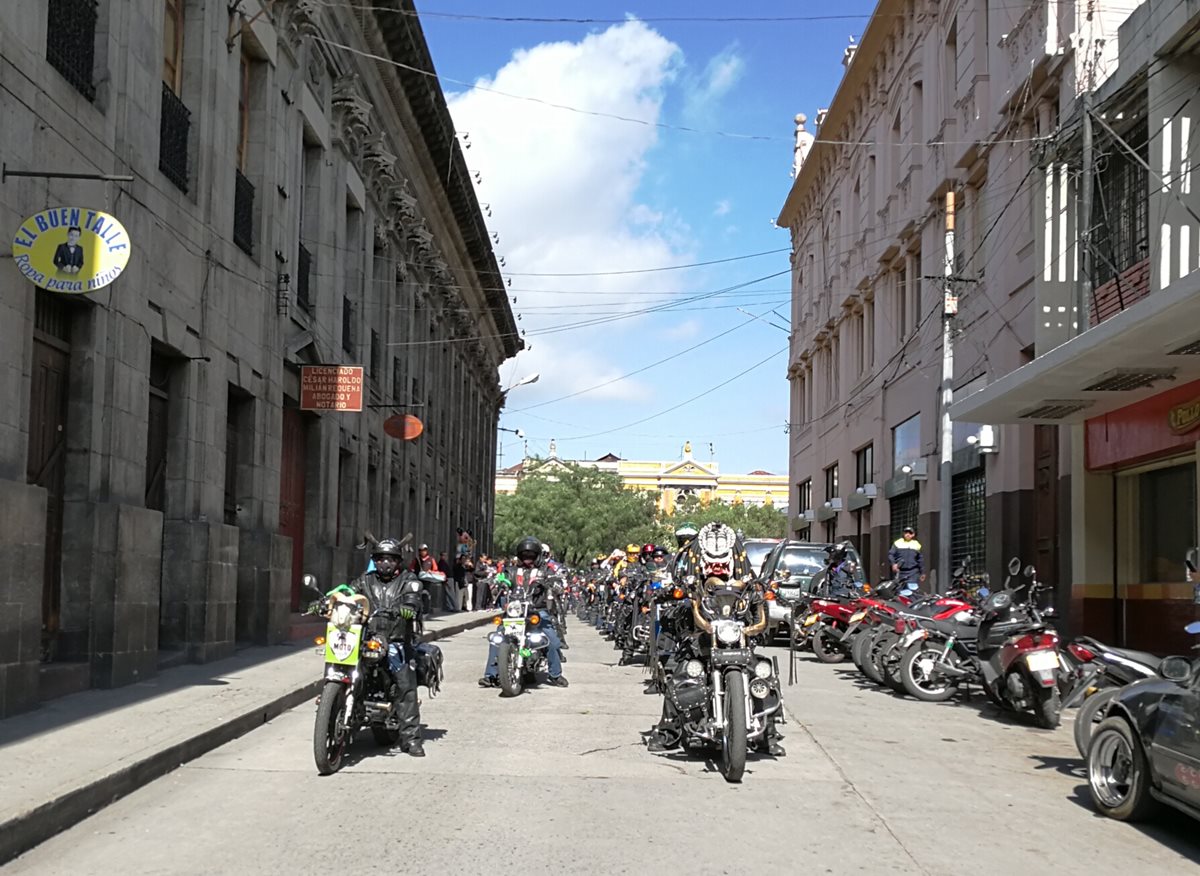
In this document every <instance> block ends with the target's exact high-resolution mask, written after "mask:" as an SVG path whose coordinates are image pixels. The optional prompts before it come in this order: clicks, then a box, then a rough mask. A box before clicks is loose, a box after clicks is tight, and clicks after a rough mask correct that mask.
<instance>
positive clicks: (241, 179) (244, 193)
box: [233, 170, 254, 255]
mask: <svg viewBox="0 0 1200 876" xmlns="http://www.w3.org/2000/svg"><path fill="white" fill-rule="evenodd" d="M233 242H234V243H236V244H237V245H238V247H239V248H241V250H242V251H243V252H245V253H246V254H247V255H253V253H254V184H253V183H251V182H250V180H248V179H246V177H245V175H244V174H243V173H242V172H241V171H240V170H234V186H233Z"/></svg>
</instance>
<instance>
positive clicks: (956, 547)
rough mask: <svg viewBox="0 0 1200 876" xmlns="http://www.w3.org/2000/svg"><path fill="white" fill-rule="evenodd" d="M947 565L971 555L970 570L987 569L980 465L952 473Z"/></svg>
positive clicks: (984, 480) (984, 485)
mask: <svg viewBox="0 0 1200 876" xmlns="http://www.w3.org/2000/svg"><path fill="white" fill-rule="evenodd" d="M950 500H951V501H950V532H951V536H950V565H951V566H958V565H959V564H961V563H962V562H963V561H964V560H966V559H967V557H970V558H971V571H972V572H975V573H980V572H983V571H984V570H986V569H987V508H986V504H987V478H986V476H985V475H984V471H983V469H981V468H979V469H976V470H974V471H970V472H966V473H964V474H960V475H955V476H954V481H953V483H952V484H951V496H950Z"/></svg>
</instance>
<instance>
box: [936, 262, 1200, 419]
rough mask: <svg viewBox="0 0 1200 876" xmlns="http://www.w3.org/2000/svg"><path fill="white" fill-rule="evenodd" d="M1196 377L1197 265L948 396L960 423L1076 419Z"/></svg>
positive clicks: (1199, 330)
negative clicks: (961, 393) (963, 392)
mask: <svg viewBox="0 0 1200 876" xmlns="http://www.w3.org/2000/svg"><path fill="white" fill-rule="evenodd" d="M1197 379H1200V271H1193V272H1192V273H1191V274H1189V275H1188V276H1186V277H1184V278H1183V279H1181V280H1176V281H1175V282H1174V283H1172V284H1171V285H1170V286H1168V287H1167V288H1166V289H1164V290H1162V291H1159V292H1152V293H1151V294H1149V295H1147V296H1146V297H1145V298H1143V299H1142V300H1141V301H1138V302H1137V303H1136V304H1133V305H1132V306H1130V307H1129V308H1128V309H1126V310H1123V311H1121V312H1120V313H1118V314H1117V315H1116V316H1113V317H1112V318H1110V319H1107V320H1105V321H1104V322H1102V323H1100V324H1099V325H1098V326H1095V327H1093V328H1091V329H1089V330H1088V331H1086V332H1084V333H1083V334H1082V335H1080V336H1079V337H1076V338H1072V339H1071V340H1069V341H1067V342H1066V343H1065V344H1062V345H1061V346H1059V347H1056V348H1055V349H1053V350H1051V351H1050V352H1049V353H1046V354H1045V355H1044V356H1038V357H1037V358H1036V359H1034V360H1033V361H1032V362H1030V363H1029V364H1028V365H1023V366H1022V367H1020V368H1018V369H1017V370H1016V371H1013V372H1011V373H1009V374H1006V375H1005V376H1004V377H1001V378H1000V379H999V380H997V381H996V382H995V383H993V384H991V385H990V386H987V387H985V388H984V389H981V390H979V391H978V392H975V393H972V394H971V395H969V396H967V397H966V398H963V399H962V400H961V401H957V402H955V403H954V404H953V405H951V407H950V416H951V417H952V418H953V419H955V420H957V421H962V422H967V423H989V424H1000V423H1080V422H1083V421H1084V420H1088V419H1090V418H1092V417H1096V416H1099V415H1101V414H1106V413H1109V412H1110V411H1114V410H1117V409H1118V408H1123V407H1125V406H1126V405H1129V404H1132V403H1134V402H1136V401H1140V400H1141V399H1143V398H1146V397H1148V396H1152V395H1154V394H1156V393H1159V392H1162V391H1163V390H1164V389H1167V388H1168V387H1170V386H1172V385H1175V384H1179V383H1186V382H1188V381H1191V380H1197Z"/></svg>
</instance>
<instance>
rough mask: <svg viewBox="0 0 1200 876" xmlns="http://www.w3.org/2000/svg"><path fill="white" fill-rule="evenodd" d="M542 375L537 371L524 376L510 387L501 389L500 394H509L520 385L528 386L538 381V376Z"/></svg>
mask: <svg viewBox="0 0 1200 876" xmlns="http://www.w3.org/2000/svg"><path fill="white" fill-rule="evenodd" d="M541 376H542V375H541V374H539V373H538V372H536V371H535V372H534V373H533V374H529V375H527V376H525V377H522V378H521V379H520V380H518V381H517V382H516V383H514V384H513V385H512V386H510V387H509V388H508V389H504V390H501V391H500V394H501V395H507V394H508V393H510V392H512V391H513V390H514V389H516V388H517V387H518V386H528V385H529V384H531V383H537V382H538V378H539V377H541Z"/></svg>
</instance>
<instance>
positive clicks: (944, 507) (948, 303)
mask: <svg viewBox="0 0 1200 876" xmlns="http://www.w3.org/2000/svg"><path fill="white" fill-rule="evenodd" d="M942 273H943V275H944V277H945V281H944V284H943V286H942V410H941V414H942V422H941V427H942V428H941V436H942V442H941V445H942V461H941V465H940V466H939V467H938V486H939V487H940V489H941V507H940V510H939V511H938V556H937V589H938V591H939V592H942V593H945V592H946V591H947V590H948V589H950V538H951V527H950V523H951V520H950V518H951V505H952V504H953V502H954V491H953V489H952V478H953V476H954V464H953V463H954V424H953V423H952V422H951V421H950V404H951V402H953V401H954V341H953V337H952V331H951V329H952V328H953V323H954V317H955V316H956V315H957V314H958V296H957V295H955V294H954V189H950V190H949V191H948V192H946V263H945V264H944V265H943V266H942Z"/></svg>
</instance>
